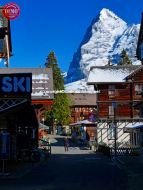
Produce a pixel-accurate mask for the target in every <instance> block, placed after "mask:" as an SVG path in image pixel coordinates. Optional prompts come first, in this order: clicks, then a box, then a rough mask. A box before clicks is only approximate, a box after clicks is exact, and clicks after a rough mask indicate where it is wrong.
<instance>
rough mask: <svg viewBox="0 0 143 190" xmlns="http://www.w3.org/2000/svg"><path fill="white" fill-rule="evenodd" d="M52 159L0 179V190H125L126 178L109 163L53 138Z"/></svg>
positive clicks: (88, 151) (105, 158) (93, 154)
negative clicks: (13, 176) (19, 175)
mask: <svg viewBox="0 0 143 190" xmlns="http://www.w3.org/2000/svg"><path fill="white" fill-rule="evenodd" d="M51 141H52V155H51V157H50V158H49V159H48V160H47V161H45V162H43V163H42V164H40V165H39V166H38V167H35V168H34V169H33V170H31V172H29V173H27V174H26V175H24V176H23V177H21V178H17V179H8V180H7V179H0V189H1V190H19V189H20V190H25V189H26V190H73V189H74V190H76V189H77V190H80V189H81V190H93V189H96V190H125V189H126V187H127V177H126V175H125V173H124V172H123V171H122V170H121V169H119V168H118V167H117V166H116V165H115V164H114V163H113V162H111V160H110V159H109V158H107V157H104V156H102V155H100V154H95V153H94V152H93V151H92V150H88V149H87V148H86V147H84V146H82V147H81V146H77V145H75V144H73V143H70V149H69V152H64V147H63V138H62V137H58V136H57V137H56V138H52V137H51Z"/></svg>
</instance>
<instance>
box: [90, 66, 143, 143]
mask: <svg viewBox="0 0 143 190" xmlns="http://www.w3.org/2000/svg"><path fill="white" fill-rule="evenodd" d="M88 84H89V85H94V87H95V89H98V90H99V93H98V94H97V112H98V116H97V121H98V125H97V128H98V129H97V137H98V143H100V142H105V143H107V144H108V145H110V146H112V145H113V144H114V140H115V139H114V138H115V127H116V129H117V130H116V131H117V143H118V144H119V145H120V146H125V145H132V146H137V145H140V144H141V143H142V142H143V139H141V138H140V137H139V131H138V130H135V131H134V132H133V133H130V132H129V131H128V132H127V130H126V129H127V128H128V126H132V125H134V124H135V123H138V122H142V121H143V106H139V105H140V104H141V102H142V100H143V96H142V90H143V66H141V65H138V66H137V65H136V66H133V65H129V66H103V67H92V68H91V70H90V73H89V77H88Z"/></svg>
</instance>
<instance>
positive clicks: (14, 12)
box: [2, 3, 20, 20]
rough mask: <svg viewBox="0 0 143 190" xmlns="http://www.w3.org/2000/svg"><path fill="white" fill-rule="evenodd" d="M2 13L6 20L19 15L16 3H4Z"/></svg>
mask: <svg viewBox="0 0 143 190" xmlns="http://www.w3.org/2000/svg"><path fill="white" fill-rule="evenodd" d="M2 13H3V15H4V17H6V18H7V19H8V20H12V19H15V18H17V17H18V16H19V14H20V8H19V6H18V5H17V4H16V3H7V4H6V5H4V7H3V9H2Z"/></svg>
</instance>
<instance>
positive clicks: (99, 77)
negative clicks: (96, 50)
mask: <svg viewBox="0 0 143 190" xmlns="http://www.w3.org/2000/svg"><path fill="white" fill-rule="evenodd" d="M139 67H141V66H140V65H129V66H102V67H92V68H91V70H90V72H89V76H88V80H87V83H88V84H94V83H119V82H124V81H125V78H126V77H127V76H128V75H130V74H131V73H133V72H134V71H135V70H136V69H137V68H139Z"/></svg>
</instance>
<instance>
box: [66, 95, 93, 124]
mask: <svg viewBox="0 0 143 190" xmlns="http://www.w3.org/2000/svg"><path fill="white" fill-rule="evenodd" d="M68 97H69V98H70V100H71V123H75V122H78V121H81V120H84V119H89V117H90V115H91V114H92V113H93V112H94V114H95V115H96V96H95V94H88V93H70V94H68Z"/></svg>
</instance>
